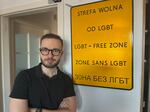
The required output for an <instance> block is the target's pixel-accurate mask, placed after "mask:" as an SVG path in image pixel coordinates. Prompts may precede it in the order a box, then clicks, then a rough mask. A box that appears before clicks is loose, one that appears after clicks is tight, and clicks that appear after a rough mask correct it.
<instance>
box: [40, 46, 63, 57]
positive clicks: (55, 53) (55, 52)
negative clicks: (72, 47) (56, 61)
mask: <svg viewBox="0 0 150 112" xmlns="http://www.w3.org/2000/svg"><path fill="white" fill-rule="evenodd" d="M50 51H51V54H52V55H53V56H58V55H59V54H60V53H61V51H62V50H60V49H57V48H54V49H48V48H46V47H43V48H40V52H41V54H42V55H44V56H46V55H48V54H49V52H50Z"/></svg>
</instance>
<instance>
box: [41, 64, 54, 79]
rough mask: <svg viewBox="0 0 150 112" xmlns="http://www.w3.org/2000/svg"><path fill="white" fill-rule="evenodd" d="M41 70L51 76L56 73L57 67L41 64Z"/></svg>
mask: <svg viewBox="0 0 150 112" xmlns="http://www.w3.org/2000/svg"><path fill="white" fill-rule="evenodd" d="M41 68H42V71H43V73H44V74H45V75H47V76H48V77H53V76H54V75H56V74H57V67H55V68H46V67H45V66H43V65H42V66H41Z"/></svg>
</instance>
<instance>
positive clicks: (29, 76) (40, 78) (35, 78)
mask: <svg viewBox="0 0 150 112" xmlns="http://www.w3.org/2000/svg"><path fill="white" fill-rule="evenodd" d="M70 96H75V91H74V87H73V83H72V80H71V78H70V77H69V76H68V75H66V74H64V73H63V72H61V71H60V70H59V69H58V71H57V75H55V76H53V77H51V78H49V77H48V76H46V75H44V74H42V70H41V64H39V65H38V66H36V67H34V68H31V69H27V70H24V71H22V72H20V73H19V74H18V75H17V77H16V80H15V83H14V87H13V90H12V92H11V94H10V97H12V98H17V99H27V100H28V105H29V107H30V108H46V109H57V108H58V107H59V105H60V103H61V101H62V100H63V99H64V98H66V97H70Z"/></svg>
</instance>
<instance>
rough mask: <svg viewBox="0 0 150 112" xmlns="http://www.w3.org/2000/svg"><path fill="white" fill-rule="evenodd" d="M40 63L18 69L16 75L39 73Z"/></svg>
mask: <svg viewBox="0 0 150 112" xmlns="http://www.w3.org/2000/svg"><path fill="white" fill-rule="evenodd" d="M39 66H40V65H37V66H34V67H32V68H29V69H25V70H22V71H20V73H19V74H18V75H27V76H29V75H31V74H36V73H39V71H40V67H39Z"/></svg>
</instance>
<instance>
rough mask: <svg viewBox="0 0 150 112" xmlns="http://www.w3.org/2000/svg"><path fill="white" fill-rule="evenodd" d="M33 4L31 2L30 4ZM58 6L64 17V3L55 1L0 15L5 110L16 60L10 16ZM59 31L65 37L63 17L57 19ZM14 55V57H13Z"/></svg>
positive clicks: (60, 15) (6, 110)
mask: <svg viewBox="0 0 150 112" xmlns="http://www.w3.org/2000/svg"><path fill="white" fill-rule="evenodd" d="M30 5H31V4H30ZM53 7H56V8H57V16H58V17H63V3H62V2H59V3H54V4H48V5H46V6H43V7H42V6H40V7H37V8H31V9H26V10H21V9H20V10H19V11H16V12H13V13H11V11H10V13H9V12H7V14H3V15H1V16H0V23H1V29H0V31H1V34H0V36H1V40H0V41H1V65H2V67H1V70H2V94H3V112H8V111H9V108H8V105H9V94H10V91H11V83H12V81H11V79H12V78H14V77H11V73H12V72H13V71H12V69H13V68H12V67H13V64H14V60H13V61H12V60H11V58H13V55H12V51H11V50H10V47H11V41H13V40H12V37H11V35H13V33H12V32H10V26H11V25H10V24H11V23H10V18H11V17H15V16H20V15H21V16H22V15H26V14H30V13H36V12H39V11H41V12H42V11H47V10H49V9H50V8H53ZM57 22H58V24H57V28H58V29H57V31H58V34H59V35H60V36H62V37H63V18H58V19H57ZM11 56H12V57H11Z"/></svg>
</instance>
